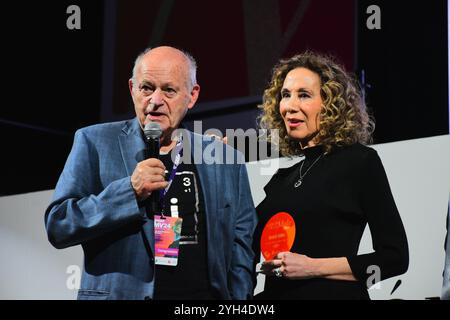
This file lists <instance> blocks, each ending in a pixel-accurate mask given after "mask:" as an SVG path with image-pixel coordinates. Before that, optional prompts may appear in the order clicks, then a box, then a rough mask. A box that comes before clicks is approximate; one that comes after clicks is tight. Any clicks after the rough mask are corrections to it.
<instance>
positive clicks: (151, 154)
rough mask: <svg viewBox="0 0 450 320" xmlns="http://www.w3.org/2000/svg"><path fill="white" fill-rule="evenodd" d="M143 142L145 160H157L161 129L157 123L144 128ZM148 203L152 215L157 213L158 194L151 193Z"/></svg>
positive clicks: (158, 210) (151, 123) (150, 123)
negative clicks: (145, 153) (144, 145)
mask: <svg viewBox="0 0 450 320" xmlns="http://www.w3.org/2000/svg"><path fill="white" fill-rule="evenodd" d="M144 135H145V141H146V142H147V151H148V152H147V156H148V157H147V158H156V159H159V148H160V145H159V138H160V137H161V135H162V129H161V126H160V124H159V123H157V122H152V121H151V122H149V123H147V124H146V125H145V127H144ZM148 200H149V201H150V210H151V212H152V213H153V214H155V213H159V212H160V211H161V210H160V208H159V192H156V191H154V192H152V194H151V195H150V197H149V198H148Z"/></svg>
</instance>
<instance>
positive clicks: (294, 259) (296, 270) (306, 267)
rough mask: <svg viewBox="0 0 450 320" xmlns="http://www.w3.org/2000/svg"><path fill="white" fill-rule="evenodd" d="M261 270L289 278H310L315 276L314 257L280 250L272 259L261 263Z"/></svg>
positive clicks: (268, 273)
mask: <svg viewBox="0 0 450 320" xmlns="http://www.w3.org/2000/svg"><path fill="white" fill-rule="evenodd" d="M261 272H262V273H263V274H265V275H268V276H278V277H283V278H287V279H290V280H299V279H310V278H314V277H316V276H317V264H316V263H315V259H312V258H310V257H308V256H305V255H303V254H298V253H293V252H280V253H278V254H277V255H276V256H275V258H274V259H273V260H269V261H264V262H263V263H262V264H261Z"/></svg>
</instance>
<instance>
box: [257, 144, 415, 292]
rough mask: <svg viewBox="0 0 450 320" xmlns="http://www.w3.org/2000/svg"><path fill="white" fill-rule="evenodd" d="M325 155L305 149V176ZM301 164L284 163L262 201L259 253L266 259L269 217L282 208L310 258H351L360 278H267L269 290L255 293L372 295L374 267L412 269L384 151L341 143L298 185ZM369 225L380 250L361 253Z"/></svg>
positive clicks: (393, 271) (384, 271) (386, 273)
mask: <svg viewBox="0 0 450 320" xmlns="http://www.w3.org/2000/svg"><path fill="white" fill-rule="evenodd" d="M323 153H324V150H323V148H322V147H321V146H316V147H312V148H307V149H305V160H304V161H305V163H304V165H303V168H302V174H304V173H305V172H306V171H307V170H308V169H309V168H310V166H311V165H312V164H313V163H314V161H315V160H317V159H318V157H319V156H320V155H321V154H323ZM300 165H301V162H300V163H298V164H296V165H294V166H292V167H290V168H285V169H280V170H279V171H278V172H277V173H276V174H275V175H274V176H273V177H272V179H271V180H270V182H269V183H268V184H267V185H266V186H265V188H264V190H265V192H266V198H265V199H264V200H263V201H262V202H261V203H260V205H259V206H258V207H257V212H258V217H259V223H258V226H257V228H256V231H255V238H254V243H255V247H254V249H255V252H256V255H257V257H258V258H259V252H260V248H259V245H260V243H259V241H260V238H261V233H262V230H263V228H264V225H265V224H266V222H267V221H268V220H269V219H270V217H272V216H273V215H274V214H276V213H278V212H287V213H289V214H290V215H291V216H292V217H293V218H294V220H295V224H296V236H295V240H294V244H293V247H292V249H291V252H296V253H300V254H304V255H307V256H309V257H311V258H332V257H347V259H348V262H349V264H350V268H351V269H352V272H353V275H354V276H355V277H356V278H357V279H358V281H357V282H355V281H338V280H328V279H324V278H314V279H307V280H287V279H285V278H277V277H272V276H268V277H266V282H265V287H264V292H262V293H261V294H260V295H258V296H257V297H256V298H262V299H369V295H368V292H367V286H366V281H367V278H368V277H369V276H371V275H372V274H373V269H371V268H369V267H370V266H378V267H379V268H380V271H381V275H380V276H381V280H383V279H386V278H389V277H393V276H396V275H399V274H402V273H404V272H406V270H407V268H408V263H409V259H408V243H407V239H406V234H405V230H404V228H403V224H402V221H401V219H400V215H399V213H398V210H397V207H396V205H395V202H394V199H393V196H392V193H391V190H390V187H389V183H388V180H387V177H386V173H385V171H384V168H383V165H382V163H381V160H380V158H379V157H378V154H377V153H376V151H375V150H374V149H372V148H369V147H366V146H363V145H361V144H354V145H352V146H347V147H338V148H335V149H334V150H333V151H332V152H331V153H329V154H326V155H324V156H322V158H320V159H319V160H318V161H317V162H316V163H315V164H314V165H313V166H312V167H311V168H310V170H309V172H308V173H306V175H305V176H304V178H303V183H302V185H301V186H300V187H298V188H294V184H295V182H296V181H297V180H298V179H299V176H300V173H299V169H300ZM366 223H368V224H369V227H370V231H371V235H372V241H373V249H374V252H373V253H370V254H361V255H358V248H359V243H360V241H361V237H362V234H363V231H364V229H365V226H366ZM368 268H369V269H368ZM371 284H373V283H371Z"/></svg>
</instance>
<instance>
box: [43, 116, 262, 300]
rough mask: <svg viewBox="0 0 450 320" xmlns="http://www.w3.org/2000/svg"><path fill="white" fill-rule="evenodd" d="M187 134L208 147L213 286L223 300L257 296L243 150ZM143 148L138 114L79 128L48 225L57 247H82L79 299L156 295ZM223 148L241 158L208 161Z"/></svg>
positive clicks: (204, 183) (199, 148)
mask: <svg viewBox="0 0 450 320" xmlns="http://www.w3.org/2000/svg"><path fill="white" fill-rule="evenodd" d="M189 139H191V144H190V145H191V146H192V148H191V149H192V150H191V153H192V155H193V156H194V158H195V157H197V159H199V158H198V157H199V156H201V154H202V153H204V157H203V159H202V160H203V162H202V163H200V164H196V167H197V170H198V175H199V179H200V184H201V188H202V192H203V195H204V200H205V210H206V212H205V213H206V223H207V226H206V231H207V256H208V271H209V278H210V283H211V288H212V289H213V290H215V292H216V293H217V294H218V295H219V297H220V298H222V299H248V298H251V297H252V294H253V283H252V273H253V257H254V253H253V251H252V246H251V245H252V236H253V231H254V229H255V226H256V213H255V208H254V205H253V200H252V196H251V192H250V187H249V183H248V177H247V171H246V167H245V164H244V163H243V161H242V154H240V153H238V152H237V151H236V150H234V149H233V148H230V147H229V146H227V145H225V144H223V143H221V142H219V141H215V140H214V139H212V138H209V137H204V136H201V135H197V134H194V133H192V132H190V133H189ZM205 148H206V149H205ZM145 149H146V146H145V142H144V141H143V139H142V136H141V128H140V126H139V122H138V120H137V118H135V119H132V120H128V121H121V122H114V123H105V124H99V125H94V126H90V127H87V128H83V129H80V130H78V131H77V132H76V134H75V140H74V144H73V147H72V151H71V152H70V155H69V157H68V159H67V162H66V165H65V167H64V170H63V172H62V174H61V176H60V178H59V181H58V183H57V185H56V189H55V193H54V196H53V199H52V203H51V204H50V205H49V207H48V208H47V210H46V213H45V227H46V230H47V234H48V239H49V241H50V242H51V244H52V245H53V246H55V247H56V248H66V247H70V246H75V245H79V244H81V245H82V247H83V251H84V268H83V275H82V280H81V287H80V290H79V292H78V299H133V300H140V299H149V298H152V297H153V288H154V280H155V279H154V257H153V252H154V234H153V220H151V219H148V218H147V215H146V212H145V208H143V207H139V205H138V202H137V200H136V197H135V193H134V191H133V188H132V186H131V180H130V179H131V175H132V173H133V171H134V169H135V167H136V165H137V164H138V162H140V161H142V160H144V158H145V157H144V152H145ZM203 151H205V152H203ZM206 151H207V152H206ZM225 153H226V154H227V155H228V156H229V155H232V156H233V157H234V159H235V160H236V159H239V160H241V162H239V163H241V164H236V163H235V164H210V163H211V162H212V161H213V160H214V159H217V156H219V157H222V156H223V157H225V156H224V155H225ZM186 298H189V297H186Z"/></svg>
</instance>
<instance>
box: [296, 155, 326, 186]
mask: <svg viewBox="0 0 450 320" xmlns="http://www.w3.org/2000/svg"><path fill="white" fill-rule="evenodd" d="M324 154H325V153H322V154H321V155H320V156H318V157H317V159H316V160H315V161H314V162H313V164H312V165H310V166H309V168H308V170H306V172H305V173H304V174H303V175H302V169H303V165H304V164H305V161H306V159H305V160H303V162H302V165H301V166H300V178H299V179H298V180H297V182H296V183H295V184H294V187H295V188H298V187H300V186H301V185H302V183H303V178H304V177H305V176H306V174H307V173H308V171H309V170H310V169H311V168H312V167H313V166H314V165H315V164H316V162H317V161H319V160H320V158H322V156H323V155H324Z"/></svg>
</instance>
